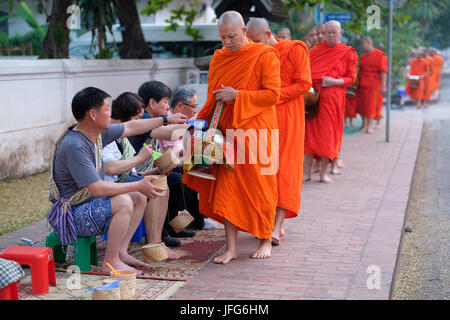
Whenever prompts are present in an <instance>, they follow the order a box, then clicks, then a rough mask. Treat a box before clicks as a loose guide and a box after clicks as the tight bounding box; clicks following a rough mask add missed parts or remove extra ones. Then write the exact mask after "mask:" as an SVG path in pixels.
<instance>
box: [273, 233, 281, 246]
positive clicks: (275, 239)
mask: <svg viewBox="0 0 450 320" xmlns="http://www.w3.org/2000/svg"><path fill="white" fill-rule="evenodd" d="M280 238H281V231H280V232H278V231H277V230H273V231H272V246H275V247H276V246H279V245H280Z"/></svg>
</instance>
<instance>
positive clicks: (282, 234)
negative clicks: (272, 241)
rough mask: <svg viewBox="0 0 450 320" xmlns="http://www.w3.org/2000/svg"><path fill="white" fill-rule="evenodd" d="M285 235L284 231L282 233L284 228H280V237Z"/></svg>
mask: <svg viewBox="0 0 450 320" xmlns="http://www.w3.org/2000/svg"><path fill="white" fill-rule="evenodd" d="M285 234H286V231H284V228H281V232H280V237H284V235H285Z"/></svg>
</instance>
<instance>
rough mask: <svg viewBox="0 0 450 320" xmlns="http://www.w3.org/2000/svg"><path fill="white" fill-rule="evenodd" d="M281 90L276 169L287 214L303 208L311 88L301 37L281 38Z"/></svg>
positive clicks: (281, 205)
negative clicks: (305, 96) (307, 95)
mask: <svg viewBox="0 0 450 320" xmlns="http://www.w3.org/2000/svg"><path fill="white" fill-rule="evenodd" d="M277 40H278V41H279V42H278V43H277V44H275V45H274V48H275V49H277V50H278V51H279V53H280V64H281V94H280V100H279V101H278V103H277V105H276V109H277V121H278V128H279V135H280V156H279V160H280V162H279V163H280V165H279V169H278V173H277V185H278V205H277V206H278V207H280V208H283V209H286V210H287V211H286V218H293V217H296V216H297V215H298V213H299V211H300V203H301V189H302V183H303V149H304V140H305V103H304V101H303V94H304V93H305V92H308V91H309V89H310V88H311V85H312V82H311V70H310V62H309V52H308V48H307V47H306V45H305V44H304V43H303V42H301V41H283V40H279V39H278V38H277Z"/></svg>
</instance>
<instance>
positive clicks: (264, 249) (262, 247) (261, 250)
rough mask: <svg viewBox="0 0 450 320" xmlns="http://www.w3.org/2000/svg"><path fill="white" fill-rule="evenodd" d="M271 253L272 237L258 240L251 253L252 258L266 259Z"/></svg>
mask: <svg viewBox="0 0 450 320" xmlns="http://www.w3.org/2000/svg"><path fill="white" fill-rule="evenodd" d="M271 253H272V239H261V240H259V247H258V249H257V250H256V251H255V253H254V254H253V255H252V258H253V259H267V258H270V254H271Z"/></svg>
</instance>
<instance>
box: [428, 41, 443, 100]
mask: <svg viewBox="0 0 450 320" xmlns="http://www.w3.org/2000/svg"><path fill="white" fill-rule="evenodd" d="M429 55H430V56H431V58H432V59H433V64H432V70H431V79H430V80H431V81H430V82H431V88H430V90H431V93H433V92H434V91H436V90H438V89H439V85H440V81H441V69H442V67H443V65H444V59H442V57H441V56H439V55H438V54H437V50H436V49H435V48H430V50H429Z"/></svg>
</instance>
